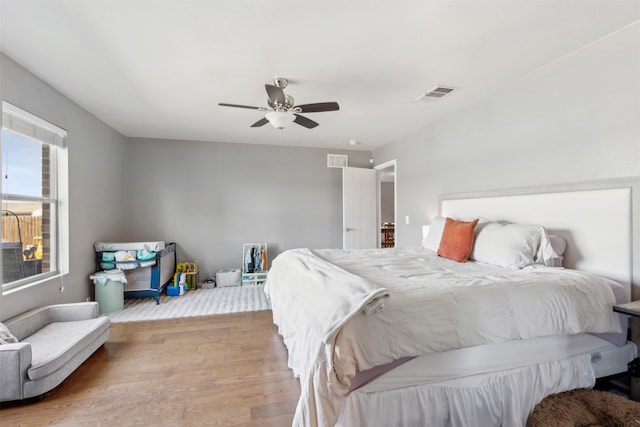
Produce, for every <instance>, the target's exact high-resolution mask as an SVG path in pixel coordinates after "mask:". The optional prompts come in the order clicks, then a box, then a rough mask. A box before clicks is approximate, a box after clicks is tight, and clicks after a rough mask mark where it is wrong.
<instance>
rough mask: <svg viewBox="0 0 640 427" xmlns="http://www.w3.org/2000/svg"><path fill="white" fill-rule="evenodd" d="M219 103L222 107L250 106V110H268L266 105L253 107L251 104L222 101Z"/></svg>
mask: <svg viewBox="0 0 640 427" xmlns="http://www.w3.org/2000/svg"><path fill="white" fill-rule="evenodd" d="M218 105H219V106H221V107H235V108H248V109H249V110H258V111H267V108H264V107H252V106H251V105H240V104H225V103H224V102H221V103H219V104H218Z"/></svg>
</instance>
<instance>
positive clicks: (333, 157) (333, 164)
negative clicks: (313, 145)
mask: <svg viewBox="0 0 640 427" xmlns="http://www.w3.org/2000/svg"><path fill="white" fill-rule="evenodd" d="M347 166H349V156H347V155H346V154H327V167H328V168H346V167H347Z"/></svg>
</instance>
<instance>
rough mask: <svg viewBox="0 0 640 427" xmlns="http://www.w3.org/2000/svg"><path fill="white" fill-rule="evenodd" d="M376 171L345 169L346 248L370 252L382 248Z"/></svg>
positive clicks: (344, 238) (343, 181)
mask: <svg viewBox="0 0 640 427" xmlns="http://www.w3.org/2000/svg"><path fill="white" fill-rule="evenodd" d="M376 188H377V178H376V171H375V170H373V169H364V168H348V167H347V168H342V218H343V223H342V236H343V237H342V246H343V248H344V249H369V248H376V247H377V245H378V240H377V238H378V227H377V213H376V207H377V203H376Z"/></svg>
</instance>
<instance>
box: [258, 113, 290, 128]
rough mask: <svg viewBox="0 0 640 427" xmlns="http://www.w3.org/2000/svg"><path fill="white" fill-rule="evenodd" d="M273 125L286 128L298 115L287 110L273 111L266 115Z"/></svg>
mask: <svg viewBox="0 0 640 427" xmlns="http://www.w3.org/2000/svg"><path fill="white" fill-rule="evenodd" d="M264 117H265V118H266V119H267V120H269V123H271V126H273V127H274V128H276V129H284V128H285V127H287V126H289V125H290V124H291V123H293V121H294V120H295V119H296V116H295V115H293V114H292V113H289V112H286V111H271V112H269V113H267V114H265V116H264Z"/></svg>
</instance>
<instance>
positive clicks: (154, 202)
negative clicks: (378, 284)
mask: <svg viewBox="0 0 640 427" xmlns="http://www.w3.org/2000/svg"><path fill="white" fill-rule="evenodd" d="M327 153H334V154H348V155H349V165H350V166H354V167H369V158H370V157H371V153H370V152H366V151H349V150H324V149H316V148H300V147H282V146H267V145H254V144H251V145H248V144H228V143H215V142H194V141H169V140H150V139H136V138H134V139H130V140H129V144H128V147H127V155H126V165H127V166H126V195H127V196H126V197H127V199H126V207H125V210H126V219H125V225H126V235H127V238H128V239H130V240H131V239H133V240H164V241H167V242H170V241H174V242H176V243H177V244H178V258H179V260H190V261H194V260H195V261H198V263H199V269H200V271H201V274H200V279H205V278H208V277H211V276H212V275H214V274H215V271H216V270H218V269H221V268H240V267H241V266H242V244H243V243H256V242H266V243H268V244H269V263H271V260H273V258H274V257H275V256H276V255H277V254H278V253H280V252H282V251H284V250H286V249H290V248H294V247H301V246H302V247H311V248H337V247H342V232H341V230H342V170H341V169H333V168H331V169H330V168H327Z"/></svg>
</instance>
